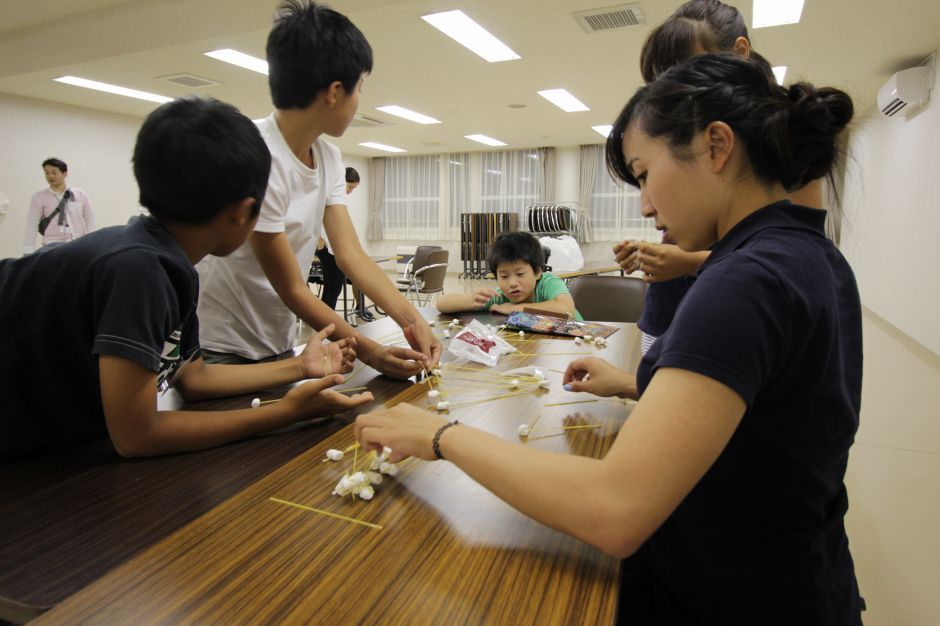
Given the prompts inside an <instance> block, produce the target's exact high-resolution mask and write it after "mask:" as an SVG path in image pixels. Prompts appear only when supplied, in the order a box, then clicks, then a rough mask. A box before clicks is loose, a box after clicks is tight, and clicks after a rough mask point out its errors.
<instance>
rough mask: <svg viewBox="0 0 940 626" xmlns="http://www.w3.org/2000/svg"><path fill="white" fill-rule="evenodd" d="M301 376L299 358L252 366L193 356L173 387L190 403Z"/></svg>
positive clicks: (294, 380)
mask: <svg viewBox="0 0 940 626" xmlns="http://www.w3.org/2000/svg"><path fill="white" fill-rule="evenodd" d="M304 378H305V376H304V368H303V364H302V363H301V360H300V357H293V358H290V359H282V360H280V361H272V362H270V363H257V364H254V365H207V364H206V362H205V361H203V359H202V357H197V358H195V359H193V360H192V361H191V362H189V363H187V364H186V365H184V366H183V368H182V369H181V370H180V372H179V375H178V376H177V377H176V380H174V381H173V387H174V388H175V389H176V390H177V391H178V392H179V394H180V395H181V396H182V397H183V399H184V400H186V401H187V402H192V401H196V400H206V399H209V398H222V397H225V396H235V395H240V394H243V393H252V392H254V391H260V390H262V389H270V388H272V387H279V386H281V385H286V384H289V383H293V382H297V381H298V380H303V379H304Z"/></svg>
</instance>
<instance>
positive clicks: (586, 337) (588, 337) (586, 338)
mask: <svg viewBox="0 0 940 626" xmlns="http://www.w3.org/2000/svg"><path fill="white" fill-rule="evenodd" d="M584 340H585V341H586V342H588V343H591V342H592V341H594V337H593V336H591V335H585V336H584Z"/></svg>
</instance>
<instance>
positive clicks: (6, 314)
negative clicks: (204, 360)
mask: <svg viewBox="0 0 940 626" xmlns="http://www.w3.org/2000/svg"><path fill="white" fill-rule="evenodd" d="M198 294H199V284H198V277H197V274H196V270H195V269H194V268H193V266H192V264H191V263H190V262H189V259H188V258H187V257H186V255H185V254H184V252H183V250H182V249H181V248H180V246H179V244H178V243H177V242H176V240H175V239H173V237H172V236H171V235H170V234H169V233H168V232H167V231H166V229H164V228H163V226H161V225H160V223H159V222H158V221H157V220H155V219H153V218H150V217H136V218H134V219H132V220H131V221H130V222H129V223H128V224H127V225H126V226H116V227H112V228H104V229H101V230H98V231H96V232H93V233H91V234H89V235H86V236H84V237H82V238H80V239H77V240H75V241H73V242H70V243H67V244H53V245H48V246H44V247H43V248H41V249H40V250H39V251H38V252H36V253H34V254H30V255H27V256H25V257H22V258H19V259H6V260H3V261H0V329H2V334H0V354H2V355H3V358H2V359H0V397H2V398H4V405H5V408H4V410H3V412H2V413H3V417H2V418H0V460H7V459H13V458H17V457H21V456H26V455H29V454H32V453H34V452H37V451H40V450H44V449H54V448H61V447H66V446H70V445H74V444H77V443H80V442H82V441H86V440H89V439H93V438H96V437H100V436H103V435H105V434H106V433H107V430H106V427H105V419H104V412H103V409H102V403H101V393H100V381H99V375H98V356H99V355H105V354H106V355H112V356H117V357H121V358H124V359H127V360H129V361H133V362H134V363H137V364H139V365H141V366H143V367H145V368H147V369H148V370H150V371H153V372H155V373H156V374H157V376H158V384H161V385H162V384H165V381H168V380H169V379H171V378H172V375H173V373H174V371H175V369H176V368H178V367H179V365H180V364H181V363H183V362H185V361H186V360H187V359H189V358H190V357H191V356H192V355H193V354H194V353H195V352H196V351H197V350H198V348H199V344H198V341H199V327H198V321H197V319H196V299H197V298H198Z"/></svg>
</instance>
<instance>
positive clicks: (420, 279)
mask: <svg viewBox="0 0 940 626" xmlns="http://www.w3.org/2000/svg"><path fill="white" fill-rule="evenodd" d="M449 258H450V252H448V251H447V250H443V249H441V250H434V251H432V252H431V253H430V254H429V255H428V257H427V261H426V264H425V265H424V266H422V267H420V268H419V269H418V270H416V271H415V272H414V273H413V274H412V276H411V284H410V285H408V287H407V289H406V290H405V297H406V298H411V299H413V300H414V302H415V304H416V305H418V306H428V305H429V304H430V303H431V296H433V295H434V294H436V293H444V278H445V277H446V276H447V261H448V259H449Z"/></svg>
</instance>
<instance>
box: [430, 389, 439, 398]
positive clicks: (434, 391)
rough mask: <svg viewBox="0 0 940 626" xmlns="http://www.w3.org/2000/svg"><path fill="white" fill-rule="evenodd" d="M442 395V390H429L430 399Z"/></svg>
mask: <svg viewBox="0 0 940 626" xmlns="http://www.w3.org/2000/svg"><path fill="white" fill-rule="evenodd" d="M440 396H441V392H440V391H438V390H437V389H432V390H431V391H429V392H428V400H437V399H438V398H439V397H440Z"/></svg>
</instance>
